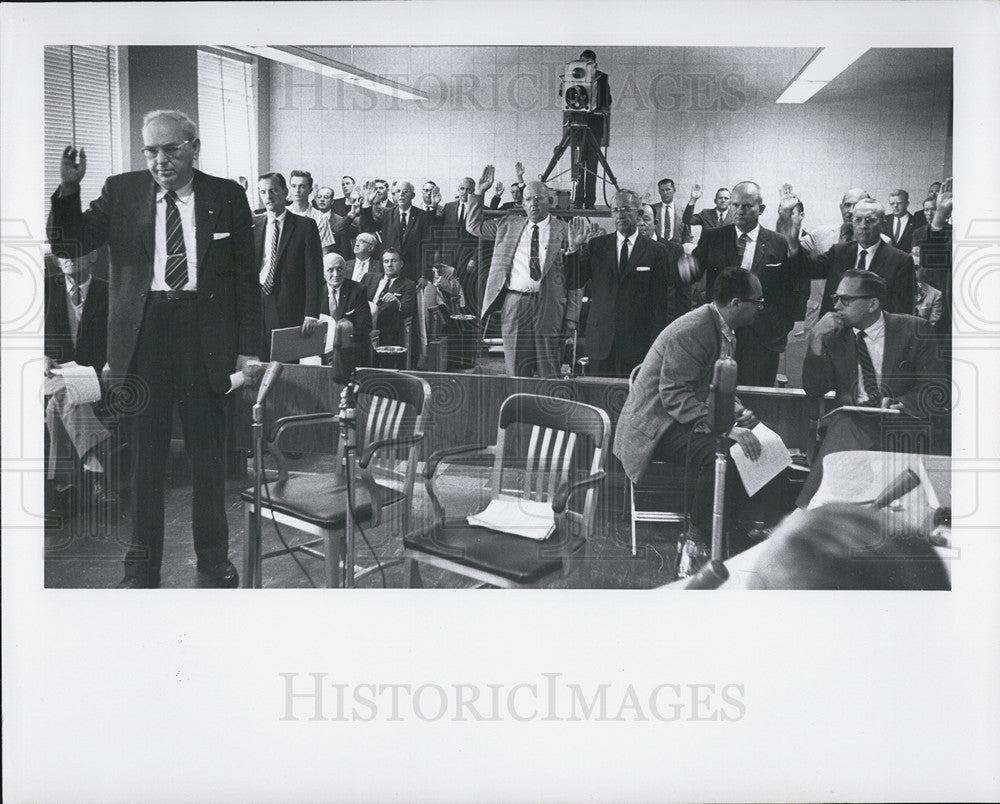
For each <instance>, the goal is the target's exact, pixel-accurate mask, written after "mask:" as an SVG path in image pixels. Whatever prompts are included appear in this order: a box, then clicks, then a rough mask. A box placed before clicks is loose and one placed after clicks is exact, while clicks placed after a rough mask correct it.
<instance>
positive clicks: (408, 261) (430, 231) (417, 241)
mask: <svg viewBox="0 0 1000 804" xmlns="http://www.w3.org/2000/svg"><path fill="white" fill-rule="evenodd" d="M397 190H398V196H397V203H396V206H395V207H389V208H387V209H386V211H385V212H384V213H383V215H382V220H381V222H378V221H376V220H375V218H374V217H373V214H372V202H373V201H374V200H375V196H376V189H375V184H374V183H373V182H370V181H366V182H365V184H364V190H363V193H364V195H363V197H362V202H361V231H362V232H378V233H379V235H380V237H381V238H382V247H383V248H384V249H386V250H388V249H394V250H397V251H398V252H399V253H400V254H401V255H402V257H403V271H404V274H403V275H404V277H405V278H406V279H409V280H410V281H411V282H416V281H417V280H418V279H420V277H421V275H422V273H423V269H424V268H425V267H429V266H430V253H429V252H430V250H431V249H432V248H433V237H434V225H435V224H434V218H433V217H432V216H431V215H429V214H428V213H427V212H425V211H424V210H422V209H417V207H415V206H413V196H414V191H413V185H412V184H411V183H410V182H408V181H401V182H399V184H398V186H397Z"/></svg>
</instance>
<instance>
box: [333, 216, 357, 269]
mask: <svg viewBox="0 0 1000 804" xmlns="http://www.w3.org/2000/svg"><path fill="white" fill-rule="evenodd" d="M326 220H327V223H329V224H330V231H331V232H332V233H333V241H334V242H333V247H332V249H331V250H332V251H333V253H334V254H339V255H340V256H341V257H343V258H344V259H345V260H349V259H352V258H353V257H354V238H355V237H357V234H358V230H357V227H355V226H354V224H353V223H352V222H351V219H350V218H348V217H346V216H345V215H341V214H339V213H337V212H335V211H334V210H333V209H332V208H331V210H330V211H329V212H327V214H326Z"/></svg>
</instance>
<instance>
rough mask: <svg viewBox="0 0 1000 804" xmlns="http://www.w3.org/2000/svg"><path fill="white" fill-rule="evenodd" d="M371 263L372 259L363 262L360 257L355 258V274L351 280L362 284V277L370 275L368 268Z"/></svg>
mask: <svg viewBox="0 0 1000 804" xmlns="http://www.w3.org/2000/svg"><path fill="white" fill-rule="evenodd" d="M370 263H371V258H370V257H369V258H368V259H365V260H362V259H360V258H359V257H355V258H354V273H352V274H351V279H353V280H354V281H355V282H360V281H361V277H363V276H364V275H365V274H367V273H368V266H369V264H370Z"/></svg>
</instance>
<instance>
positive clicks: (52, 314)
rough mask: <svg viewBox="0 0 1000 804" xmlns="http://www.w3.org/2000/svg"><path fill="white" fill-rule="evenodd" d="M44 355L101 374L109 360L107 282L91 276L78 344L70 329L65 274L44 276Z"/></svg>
mask: <svg viewBox="0 0 1000 804" xmlns="http://www.w3.org/2000/svg"><path fill="white" fill-rule="evenodd" d="M45 355H46V356H47V357H51V358H52V359H53V360H55V361H57V362H59V363H68V362H69V361H70V360H73V361H76V362H77V363H78V364H79V365H81V366H93V367H94V368H95V369H97V373H98V374H100V372H101V369H102V368H104V364H105V363H106V362H107V361H108V283H107V282H105V281H104V280H103V279H99V278H98V277H96V276H91V278H90V286H89V287H88V289H87V298H86V300H85V301H84V302H83V313H82V314H81V315H80V324H79V326H78V327H77V330H76V346H74V345H73V338H72V337H71V336H70V330H69V299H67V298H66V277H65V276H63V275H62V274H52V275H50V276H47V277H45Z"/></svg>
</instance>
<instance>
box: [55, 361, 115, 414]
mask: <svg viewBox="0 0 1000 804" xmlns="http://www.w3.org/2000/svg"><path fill="white" fill-rule="evenodd" d="M52 373H53V374H54V375H55V376H56V377H61V378H62V381H63V384H64V386H65V388H66V398H67V399H68V400H69V402H70V403H71V404H73V405H87V404H93V403H94V402H100V400H101V383H100V382H99V381H98V379H97V371H96V370H95V369H94V367H93V366H78V365H77V364H76V363H72V362H71V363H63V364H62V365H61V366H57V367H56V368H54V369H52ZM47 392H48V389H47V388H46V393H47Z"/></svg>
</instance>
